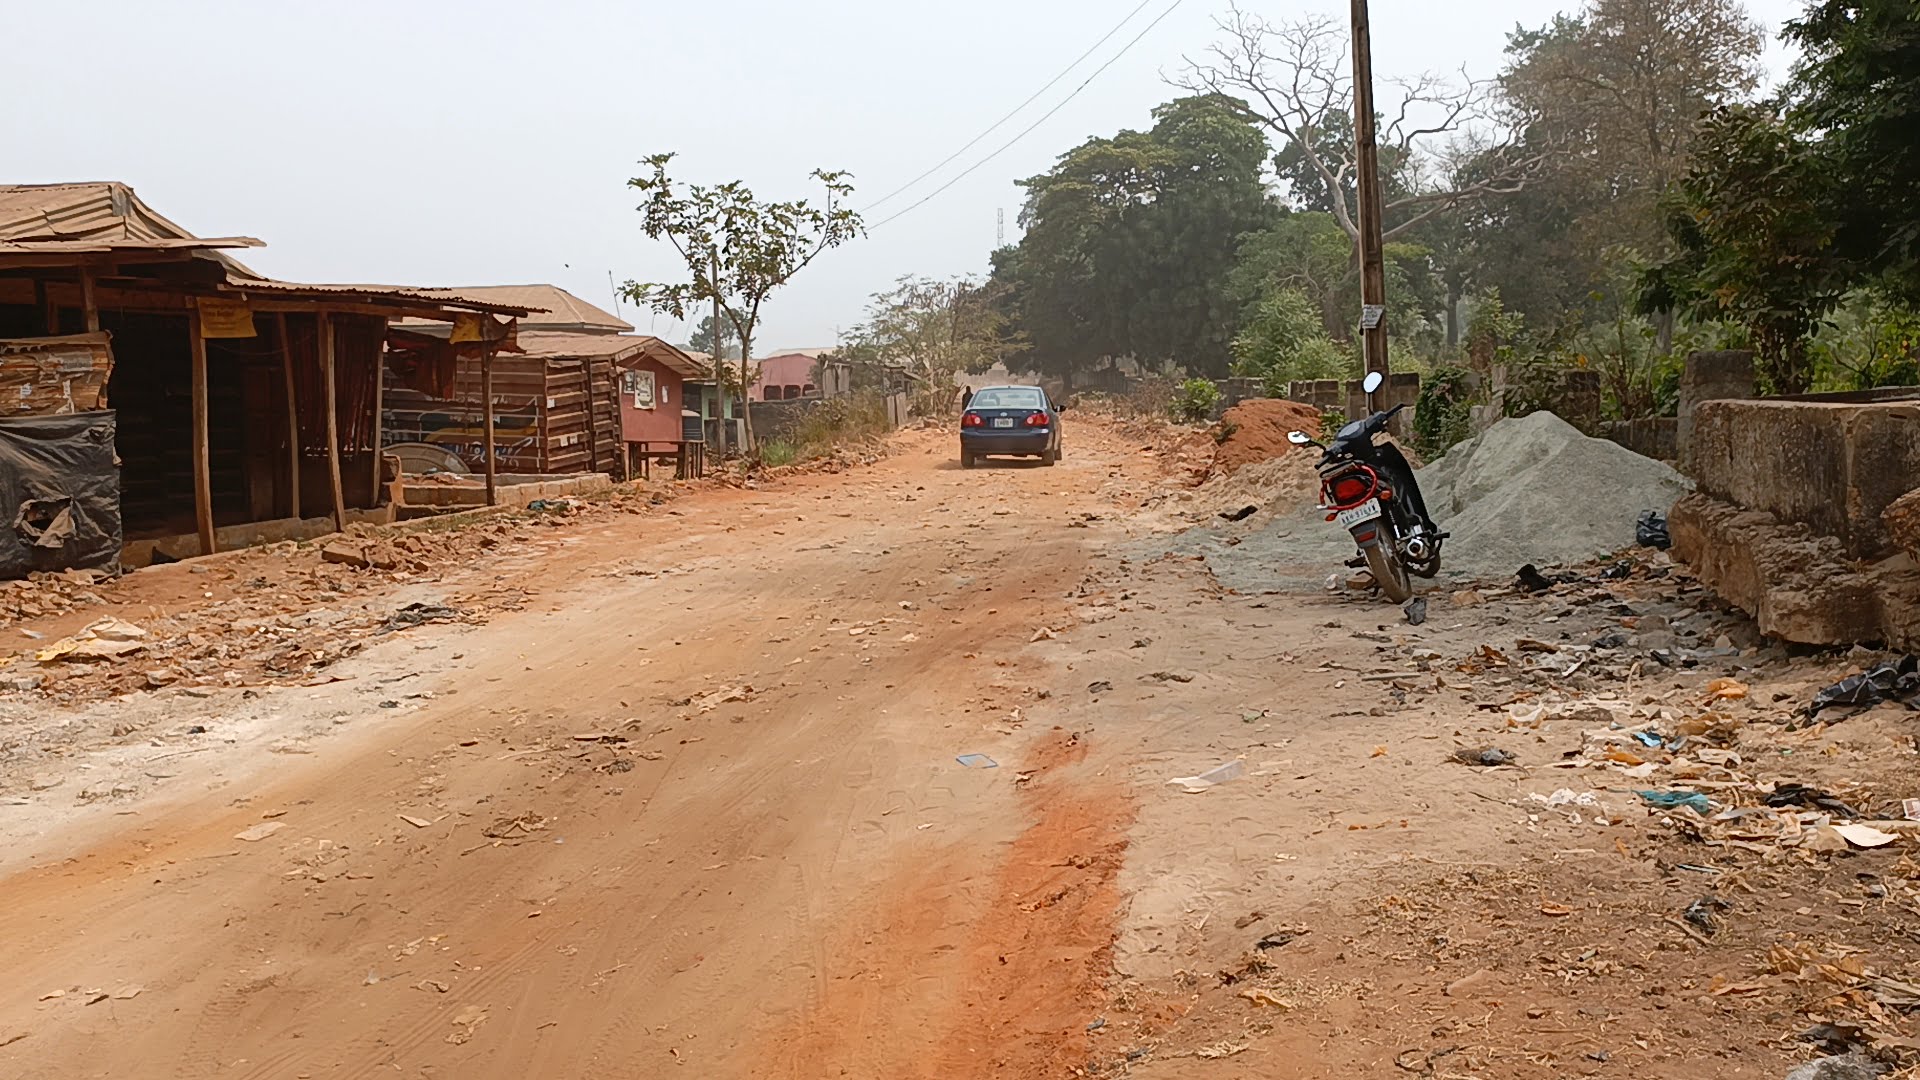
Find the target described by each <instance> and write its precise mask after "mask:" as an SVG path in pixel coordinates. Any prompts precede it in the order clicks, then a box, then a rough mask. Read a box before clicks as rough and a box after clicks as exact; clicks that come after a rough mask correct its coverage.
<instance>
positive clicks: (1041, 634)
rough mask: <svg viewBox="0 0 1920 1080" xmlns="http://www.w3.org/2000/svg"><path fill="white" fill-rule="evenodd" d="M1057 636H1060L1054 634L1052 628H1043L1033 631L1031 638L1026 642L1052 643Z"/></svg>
mask: <svg viewBox="0 0 1920 1080" xmlns="http://www.w3.org/2000/svg"><path fill="white" fill-rule="evenodd" d="M1059 636H1060V635H1059V634H1057V633H1055V632H1054V629H1053V627H1051V626H1043V627H1041V628H1040V629H1038V630H1035V631H1034V632H1033V637H1031V638H1029V639H1027V640H1028V641H1029V642H1040V641H1052V640H1053V639H1054V638H1056V637H1059Z"/></svg>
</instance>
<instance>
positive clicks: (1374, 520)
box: [1287, 371, 1447, 604]
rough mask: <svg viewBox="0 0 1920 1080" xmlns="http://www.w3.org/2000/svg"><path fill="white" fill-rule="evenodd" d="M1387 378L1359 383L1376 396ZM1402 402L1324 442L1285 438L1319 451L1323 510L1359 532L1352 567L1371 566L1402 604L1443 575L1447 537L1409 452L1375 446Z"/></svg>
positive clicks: (1300, 435)
mask: <svg viewBox="0 0 1920 1080" xmlns="http://www.w3.org/2000/svg"><path fill="white" fill-rule="evenodd" d="M1385 381H1386V377H1385V376H1383V375H1381V374H1380V373H1379V372H1377V371H1376V372H1372V373H1370V374H1368V375H1367V377H1366V380H1365V381H1364V382H1363V383H1361V386H1362V387H1363V388H1364V389H1365V390H1366V392H1367V393H1368V394H1369V395H1371V394H1372V393H1373V392H1374V391H1376V390H1378V389H1380V386H1381V384H1382V383H1384V382H1385ZM1404 408H1406V406H1405V405H1404V404H1401V405H1395V406H1394V407H1393V408H1391V409H1388V410H1387V411H1386V412H1377V413H1374V414H1373V415H1372V416H1369V417H1367V418H1366V419H1364V420H1355V421H1354V422H1352V423H1350V424H1348V425H1347V426H1346V427H1343V428H1341V429H1340V430H1339V431H1338V432H1337V433H1335V434H1334V436H1333V440H1332V441H1331V442H1327V443H1321V442H1318V441H1316V440H1314V439H1311V438H1309V437H1308V436H1307V435H1306V433H1305V432H1300V431H1291V432H1288V433H1287V441H1289V442H1291V443H1293V444H1294V445H1295V446H1318V447H1320V449H1321V450H1322V451H1323V452H1322V453H1321V455H1320V466H1319V469H1320V509H1322V510H1325V511H1327V520H1328V521H1331V522H1335V523H1337V524H1338V525H1339V526H1340V527H1341V528H1343V529H1346V530H1347V531H1348V532H1350V533H1352V534H1353V542H1354V543H1355V544H1356V545H1358V547H1359V549H1360V553H1359V555H1358V556H1356V557H1355V558H1353V559H1351V560H1349V561H1348V563H1347V565H1348V566H1353V567H1359V566H1365V567H1366V568H1367V571H1368V573H1370V574H1372V575H1373V580H1374V583H1375V585H1376V586H1378V587H1379V589H1380V591H1381V592H1382V593H1384V594H1385V595H1386V597H1387V599H1389V600H1392V601H1393V602H1394V603H1396V604H1400V603H1405V602H1406V601H1407V600H1409V599H1411V598H1412V597H1413V578H1414V577H1423V578H1430V577H1433V576H1434V575H1435V574H1438V573H1439V572H1440V542H1441V541H1442V540H1445V539H1446V538H1447V534H1446V533H1444V532H1441V531H1440V530H1439V528H1437V527H1436V526H1435V525H1434V523H1433V519H1432V518H1431V517H1429V516H1428V515H1427V504H1426V500H1424V499H1422V498H1421V496H1420V484H1419V482H1418V481H1417V480H1415V479H1414V476H1413V466H1412V464H1411V463H1409V462H1408V461H1407V458H1406V455H1405V454H1402V453H1401V452H1400V448H1399V447H1397V446H1395V445H1393V444H1392V443H1390V442H1389V443H1381V444H1379V445H1375V444H1374V441H1373V439H1374V436H1376V435H1378V434H1380V432H1382V431H1385V430H1386V427H1387V422H1388V421H1390V420H1392V419H1393V417H1394V415H1395V414H1397V413H1398V412H1399V411H1400V410H1401V409H1404Z"/></svg>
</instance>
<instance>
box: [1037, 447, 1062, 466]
mask: <svg viewBox="0 0 1920 1080" xmlns="http://www.w3.org/2000/svg"><path fill="white" fill-rule="evenodd" d="M1059 461H1060V451H1058V450H1048V451H1046V452H1045V453H1043V454H1041V455H1040V464H1042V465H1049V466H1051V465H1056V464H1058V463H1059Z"/></svg>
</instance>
